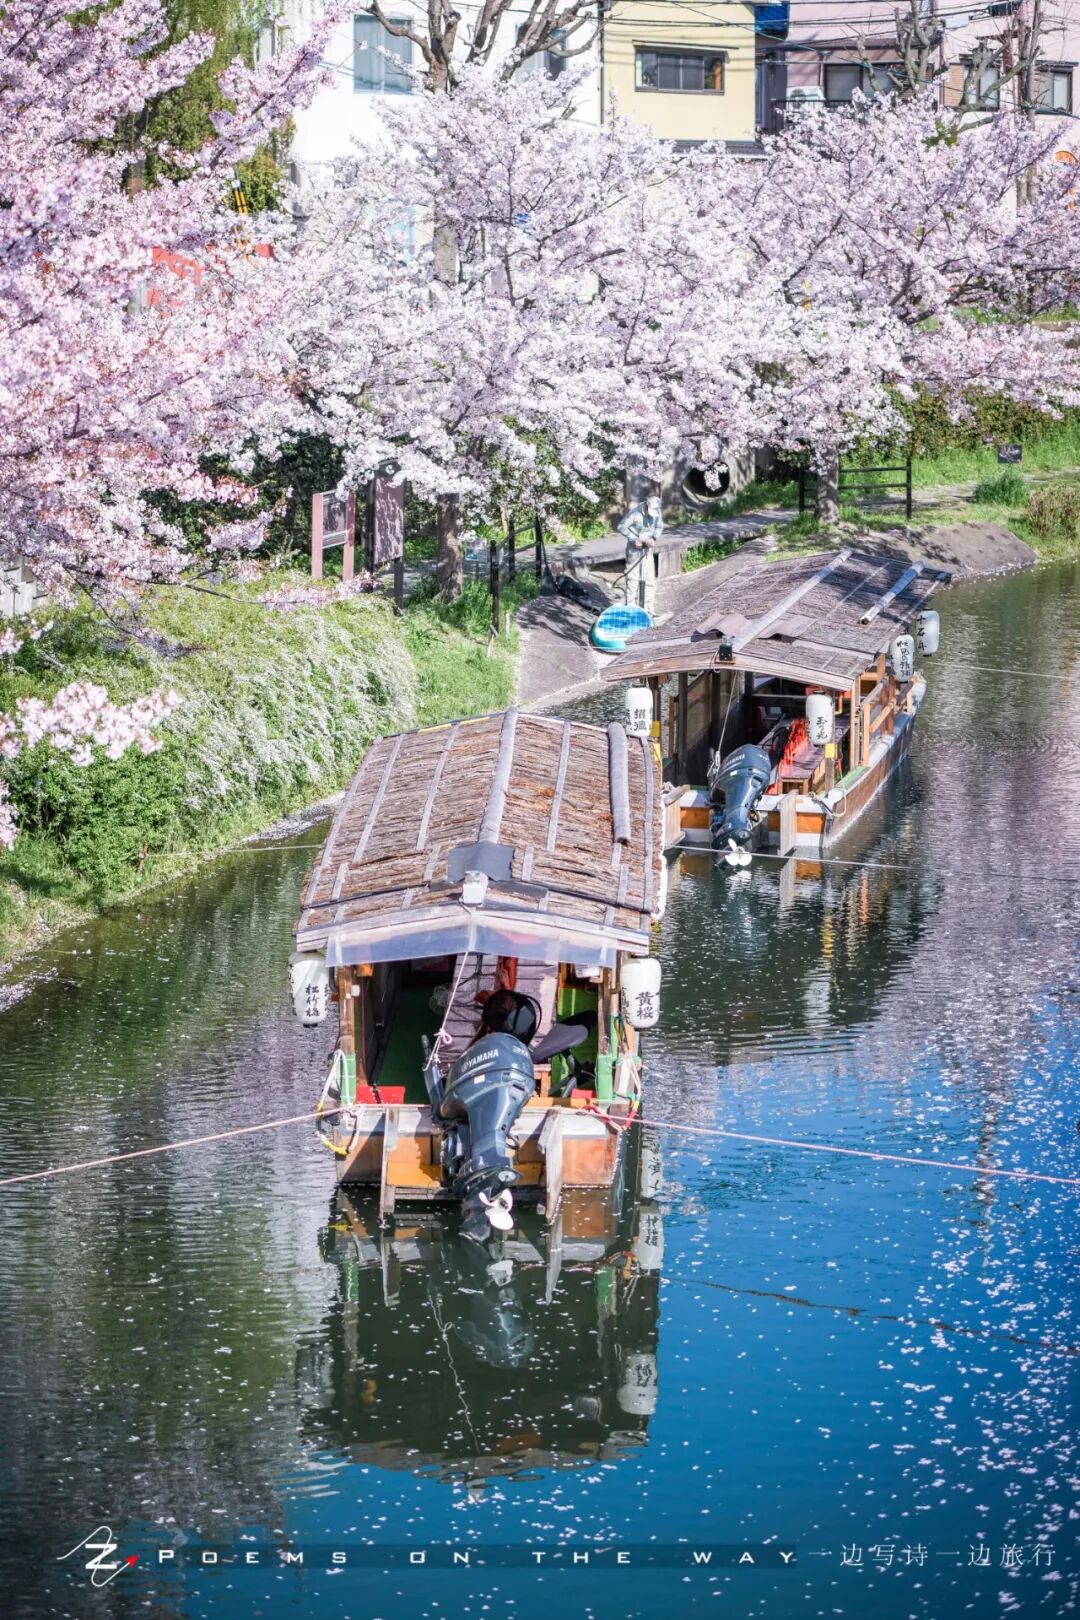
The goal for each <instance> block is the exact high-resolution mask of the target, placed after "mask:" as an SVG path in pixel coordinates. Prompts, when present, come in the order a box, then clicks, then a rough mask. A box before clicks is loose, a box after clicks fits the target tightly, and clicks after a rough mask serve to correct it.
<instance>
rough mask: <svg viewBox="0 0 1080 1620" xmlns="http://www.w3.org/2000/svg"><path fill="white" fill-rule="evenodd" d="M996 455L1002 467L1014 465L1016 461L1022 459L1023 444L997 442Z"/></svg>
mask: <svg viewBox="0 0 1080 1620" xmlns="http://www.w3.org/2000/svg"><path fill="white" fill-rule="evenodd" d="M997 456H998V461H999V462H1000V464H1001V465H1002V466H1003V467H1015V466H1016V465H1017V464H1018V462H1021V461H1023V459H1024V448H1023V445H1019V444H999V445H998V453H997Z"/></svg>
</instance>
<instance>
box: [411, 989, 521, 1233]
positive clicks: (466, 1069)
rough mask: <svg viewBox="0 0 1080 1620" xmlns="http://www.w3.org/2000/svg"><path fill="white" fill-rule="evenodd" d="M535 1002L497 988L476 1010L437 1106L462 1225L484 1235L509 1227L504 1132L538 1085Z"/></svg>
mask: <svg viewBox="0 0 1080 1620" xmlns="http://www.w3.org/2000/svg"><path fill="white" fill-rule="evenodd" d="M538 1022H539V1009H538V1008H537V1006H536V1003H535V1002H534V1001H533V1000H532V998H531V997H529V996H522V995H518V993H517V992H516V991H513V990H497V991H496V992H495V993H494V995H492V996H490V997H489V998H488V1001H487V1002H486V1004H485V1006H484V1009H483V1012H482V1014H481V1025H482V1028H481V1033H480V1034H479V1035H478V1036H477V1038H476V1040H475V1041H474V1042H473V1043H472V1045H471V1046H470V1047H469V1048H468V1050H467V1051H465V1052H463V1053H462V1055H461V1057H459V1058H458V1060H457V1062H456V1063H455V1064H453V1065H452V1067H451V1069H450V1073H449V1074H448V1075H447V1077H446V1083H445V1085H443V1086H442V1087H441V1094H440V1096H439V1100H438V1102H437V1104H436V1107H435V1112H436V1114H437V1116H438V1118H439V1119H442V1120H446V1121H447V1122H448V1123H449V1126H450V1129H449V1130H448V1131H447V1132H446V1136H445V1139H444V1143H443V1162H444V1163H445V1165H446V1167H447V1169H448V1171H449V1173H450V1186H451V1191H452V1192H453V1193H454V1195H455V1197H457V1198H460V1199H461V1201H462V1216H463V1220H462V1233H463V1235H464V1236H465V1237H471V1238H476V1239H478V1240H479V1241H481V1242H483V1241H484V1240H485V1239H487V1238H488V1237H489V1236H490V1235H491V1227H492V1226H493V1225H494V1226H497V1227H498V1226H502V1227H503V1228H506V1227H509V1226H510V1225H511V1222H510V1220H509V1207H510V1202H511V1198H510V1189H511V1188H512V1187H513V1186H514V1184H515V1183H516V1182H517V1181H518V1179H519V1177H518V1173H517V1171H516V1170H515V1169H514V1164H513V1154H512V1150H511V1147H510V1143H509V1140H508V1138H509V1134H510V1130H511V1127H512V1126H513V1125H514V1122H515V1121H516V1119H517V1117H518V1115H519V1114H520V1113H521V1110H522V1109H523V1108H524V1106H525V1104H526V1103H527V1102H528V1100H529V1098H530V1097H531V1096H532V1095H533V1093H534V1092H535V1090H536V1075H535V1073H534V1070H533V1060H532V1058H531V1057H530V1055H529V1048H528V1042H529V1041H531V1040H532V1038H533V1036H534V1035H535V1033H536V1026H537V1024H538Z"/></svg>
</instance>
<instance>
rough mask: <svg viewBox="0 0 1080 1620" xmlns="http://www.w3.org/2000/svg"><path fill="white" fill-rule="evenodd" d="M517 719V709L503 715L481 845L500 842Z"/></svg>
mask: <svg viewBox="0 0 1080 1620" xmlns="http://www.w3.org/2000/svg"><path fill="white" fill-rule="evenodd" d="M517 717H518V712H517V710H516V709H507V711H506V713H505V714H504V715H503V723H502V731H501V733H500V734H499V752H498V755H497V756H496V759H495V771H494V774H493V775H492V778H491V788H490V791H489V793H488V801H487V804H486V805H485V806H484V819H483V821H482V822H481V823H480V839H479V842H480V843H488V844H497V843H498V842H499V832H500V830H501V828H502V819H503V811H504V810H505V809H506V789H507V785H508V783H509V781H510V766H511V764H512V763H513V759H514V740H515V738H516V736H517Z"/></svg>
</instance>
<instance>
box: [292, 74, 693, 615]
mask: <svg viewBox="0 0 1080 1620" xmlns="http://www.w3.org/2000/svg"><path fill="white" fill-rule="evenodd" d="M383 116H384V124H385V129H386V134H385V140H384V142H382V143H373V144H372V145H371V146H369V147H366V148H363V149H361V150H359V151H358V152H357V155H356V157H355V159H353V160H352V161H351V162H350V163H348V164H345V165H342V166H341V167H340V168H339V172H338V174H337V175H336V177H335V183H334V185H333V186H332V187H329V188H328V189H327V190H326V191H325V192H324V193H323V194H321V195H320V196H318V197H316V198H314V199H311V200H310V201H309V206H310V207H311V215H310V218H309V220H308V224H307V233H308V249H309V252H310V251H311V249H312V245H313V244H320V245H321V244H328V245H329V244H336V251H333V252H329V251H328V257H327V260H326V262H327V263H328V264H329V265H330V267H331V274H330V275H329V277H328V278H327V279H326V280H325V281H323V282H322V283H319V282H317V281H316V280H315V279H314V278H312V277H310V276H309V275H305V282H306V300H307V302H306V309H305V310H304V313H303V316H302V317H301V318H298V319H294V329H293V333H294V342H295V346H296V353H297V364H298V366H299V368H300V369H301V371H302V373H303V375H304V376H305V378H306V379H307V382H308V386H309V387H310V390H311V392H312V394H313V395H317V411H318V414H319V418H320V420H321V423H322V425H323V427H324V430H325V431H326V432H328V433H329V434H330V436H331V437H333V438H334V439H335V440H336V441H337V442H339V443H340V444H341V445H342V446H343V448H344V451H345V459H346V469H347V477H348V478H349V480H350V481H353V482H359V481H361V480H362V479H364V478H365V477H367V476H369V475H370V474H372V473H373V472H375V471H377V470H380V469H382V470H385V469H387V468H391V469H394V470H395V471H396V474H397V475H398V476H400V477H401V478H403V479H407V480H408V481H409V483H410V484H411V485H412V486H413V487H414V488H416V489H418V490H420V491H422V492H423V493H425V494H427V495H430V496H433V497H434V498H436V499H437V500H438V501H439V503H440V504H439V513H440V541H441V545H440V557H439V583H440V586H441V588H442V589H443V590H444V591H446V592H447V594H451V595H453V594H457V592H458V591H460V588H461V569H462V545H463V533H464V528H465V525H466V524H467V523H468V522H474V521H479V520H483V519H485V518H490V517H491V516H492V515H493V513H494V510H495V508H496V507H497V505H498V502H499V499H500V497H501V496H503V495H505V494H507V493H510V494H512V495H517V496H527V497H528V498H529V499H530V500H534V501H538V502H540V503H543V502H544V501H545V500H546V499H548V498H550V496H551V494H552V490H553V488H554V486H555V485H556V484H557V483H558V481H559V478H560V476H561V475H563V474H569V476H570V477H571V478H574V477H577V478H579V479H587V478H589V477H590V476H592V475H594V474H595V473H597V472H598V471H599V470H600V468H601V466H602V465H603V464H604V461H605V458H606V459H609V460H610V459H611V458H612V457H617V456H621V455H622V454H623V453H624V451H625V450H626V447H627V446H628V445H629V444H630V443H631V442H632V440H633V438H634V436H635V434H636V435H637V436H638V437H639V438H642V440H643V442H644V443H647V445H648V447H649V448H650V449H653V448H655V445H656V442H657V440H658V439H659V438H660V437H662V434H661V433H660V430H659V425H658V424H657V422H656V420H655V415H654V414H650V412H652V411H653V403H652V402H653V396H652V394H651V393H650V392H649V390H648V389H647V388H646V387H645V386H644V381H645V380H644V379H641V384H642V386H641V387H640V388H639V387H638V384H637V381H636V380H635V379H633V377H632V376H630V373H631V372H632V369H633V368H632V364H631V362H630V360H629V358H628V355H627V350H626V343H627V337H628V336H629V328H630V325H631V323H632V322H634V321H638V322H644V321H645V320H646V319H647V318H648V308H647V304H648V300H649V298H650V296H651V289H650V285H649V282H648V279H647V278H644V279H643V278H641V277H640V276H639V277H637V278H636V279H635V277H634V276H633V274H632V272H631V271H630V270H629V269H628V268H626V264H624V261H626V262H627V263H628V262H629V261H630V260H634V261H638V260H640V259H641V258H642V256H643V255H646V254H647V253H648V251H649V244H650V241H651V239H652V233H653V232H654V230H655V229H656V228H657V227H656V221H657V219H658V218H659V216H658V215H656V216H654V214H653V212H652V210H651V207H650V194H651V193H652V192H653V191H654V190H655V189H656V188H658V187H660V186H662V185H663V184H664V182H665V181H666V180H667V178H668V177H669V176H670V175H671V173H672V172H673V170H674V168H675V167H676V164H677V159H676V156H675V154H674V153H673V152H672V150H671V149H670V148H669V147H666V146H664V145H663V144H662V143H660V142H658V141H657V140H656V139H655V138H654V137H653V136H652V134H651V133H650V132H649V131H647V130H644V129H641V128H640V127H638V126H636V125H632V124H630V123H628V122H625V121H615V122H614V123H612V124H611V125H609V126H608V127H606V128H605V129H603V130H596V129H591V128H587V127H584V126H582V125H580V124H577V123H575V122H574V121H573V119H572V118H570V117H568V116H567V102H566V93H565V90H564V89H563V88H562V85H561V82H560V83H559V84H555V83H553V82H552V81H550V80H544V79H538V80H533V81H529V82H527V83H524V84H520V85H519V84H500V83H498V82H495V81H492V80H491V79H490V78H488V77H486V76H485V75H483V74H482V73H481V72H480V71H479V70H476V69H465V70H463V71H462V72H461V74H460V75H459V80H458V84H457V87H456V89H455V92H454V94H453V95H452V96H446V95H443V94H441V93H436V92H427V91H419V92H418V93H417V94H415V95H413V96H410V97H408V98H402V105H400V106H391V107H388V108H387V109H386V111H385V113H384V115H383ZM439 232H441V233H442V235H441V239H440V235H439ZM447 239H448V240H449V242H450V246H451V251H452V258H453V265H454V270H453V275H452V276H449V277H447V276H446V275H444V274H443V269H442V265H441V263H440V256H441V254H442V253H443V251H444V249H445V244H446V241H447ZM616 266H620V267H621V268H619V270H618V271H616ZM302 292H303V289H301V288H300V287H299V286H298V303H299V302H300V295H301V293H302ZM628 378H629V385H628ZM639 413H642V414H643V416H644V418H645V419H646V428H645V431H644V432H642V429H641V427H640V424H639ZM605 447H606V448H605Z"/></svg>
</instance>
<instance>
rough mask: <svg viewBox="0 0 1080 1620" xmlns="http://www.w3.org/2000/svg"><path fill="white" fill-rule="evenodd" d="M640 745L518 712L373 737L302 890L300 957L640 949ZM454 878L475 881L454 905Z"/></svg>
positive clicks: (648, 862) (655, 788) (644, 790)
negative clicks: (478, 886)
mask: <svg viewBox="0 0 1080 1620" xmlns="http://www.w3.org/2000/svg"><path fill="white" fill-rule="evenodd" d="M662 812H663V806H662V795H661V779H660V764H659V760H658V758H657V757H656V752H655V750H654V749H653V747H652V745H651V743H650V742H649V740H648V739H646V738H640V737H627V735H626V733H625V732H624V731H623V728H622V727H621V726H617V725H612V726H608V727H606V728H605V727H602V726H587V725H581V724H578V723H576V722H572V721H568V720H557V719H553V718H551V717H549V716H546V715H533V714H520V713H519V712H518V711H517V710H516V709H507V710H506V711H505V712H504V713H499V714H490V715H484V716H482V717H480V718H479V719H476V720H457V721H455V722H454V723H453V724H452V725H448V726H435V727H431V728H429V729H426V730H423V731H409V732H403V733H399V734H397V735H395V736H390V737H382V738H380V739H379V740H378V741H377V742H375V743H373V744H372V746H371V748H370V749H369V750H368V752H367V754H366V755H365V756H364V760H363V763H362V765H361V766H360V769H359V770H358V771H357V773H356V776H355V777H354V778H353V781H352V784H351V786H350V787H349V789H348V791H347V793H346V795H345V799H344V801H343V803H342V805H341V808H340V809H339V810H338V813H337V815H336V817H335V818H334V824H333V827H332V828H331V830H330V836H329V837H328V838H327V840H326V845H325V847H324V849H323V851H322V855H321V857H320V859H319V860H318V862H317V863H316V865H315V868H314V870H313V871H312V873H311V876H310V878H309V880H308V883H307V887H306V891H305V894H304V901H303V908H302V910H301V913H300V920H299V923H298V925H297V929H296V940H297V945H298V947H299V949H301V950H325V951H326V952H327V957H328V960H329V961H330V963H331V965H333V966H340V965H343V964H346V963H357V962H379V961H400V960H406V959H409V958H419V957H430V956H441V955H450V954H453V955H456V954H459V953H460V952H462V951H474V952H488V953H494V954H501V955H511V956H519V957H521V958H523V959H525V960H532V961H542V962H559V961H570V962H578V963H581V964H583V965H584V964H592V965H594V966H595V965H604V966H608V965H611V964H612V963H613V962H614V958H615V952H616V950H627V951H631V952H644V951H647V950H648V944H649V927H650V920H651V917H652V915H653V914H654V913H655V912H656V911H657V910H658V909H659V906H660V902H661V896H662V887H661V871H662V866H663V826H662ZM468 870H473V871H475V870H480V871H483V872H485V873H486V874H487V892H486V894H485V896H484V898H483V900H482V902H481V903H480V904H479V905H477V906H473V907H471V908H466V906H465V905H464V903H463V899H462V883H463V879H464V874H465V872H466V871H468Z"/></svg>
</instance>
